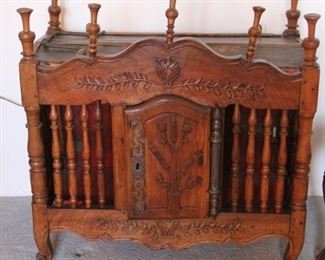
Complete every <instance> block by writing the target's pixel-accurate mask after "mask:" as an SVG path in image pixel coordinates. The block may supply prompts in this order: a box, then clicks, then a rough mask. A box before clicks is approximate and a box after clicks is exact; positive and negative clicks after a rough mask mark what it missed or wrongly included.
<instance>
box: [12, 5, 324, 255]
mask: <svg viewBox="0 0 325 260" xmlns="http://www.w3.org/2000/svg"><path fill="white" fill-rule="evenodd" d="M175 5H176V1H175V0H174V1H173V0H172V1H170V8H169V9H168V10H167V12H166V16H167V18H168V30H167V35H166V37H165V38H164V37H162V35H160V36H157V37H155V38H146V39H143V35H139V34H107V33H104V32H100V27H99V25H98V24H97V14H98V11H99V9H100V5H98V4H90V5H89V8H90V11H91V22H90V23H89V24H88V25H87V33H77V32H66V31H63V30H62V29H61V28H60V23H59V15H60V11H61V9H60V7H59V6H58V3H57V1H55V0H52V5H51V6H50V7H49V13H50V22H49V28H48V32H47V34H46V35H45V36H44V37H42V38H41V39H40V40H38V41H37V42H36V43H35V44H34V39H35V34H34V33H33V32H32V31H30V28H29V17H30V14H31V12H32V10H31V9H28V8H21V9H18V12H19V13H20V14H21V16H22V20H23V31H22V32H20V34H19V38H20V40H21V42H22V45H23V53H22V54H23V58H22V60H21V62H20V77H21V92H22V99H23V104H24V107H25V111H26V115H27V128H28V152H29V157H30V175H31V186H32V193H33V204H32V207H33V220H34V237H35V241H36V244H37V247H38V250H39V253H38V254H37V259H51V258H52V251H51V250H52V249H51V245H50V241H49V232H52V231H61V230H71V231H73V232H75V233H78V234H80V235H82V236H84V237H86V238H89V239H99V238H109V239H133V240H136V241H139V242H141V243H143V244H145V245H147V246H149V247H152V248H157V249H158V248H165V247H170V248H177V249H181V248H186V247H189V246H192V245H194V244H197V243H207V242H218V243H223V242H226V241H235V242H237V243H248V242H251V241H254V240H256V239H259V238H262V237H267V236H280V237H287V238H288V240H289V245H288V250H287V253H286V256H285V257H286V259H297V257H298V255H299V253H300V250H301V248H302V246H303V241H304V231H305V216H306V197H307V187H308V174H309V162H310V157H311V147H310V142H311V132H312V121H313V117H314V114H315V112H316V105H317V95H318V82H319V67H318V64H317V63H316V50H317V47H318V45H319V41H318V40H317V38H315V27H316V22H317V20H318V19H319V16H318V15H316V14H309V15H306V16H305V18H306V20H307V22H308V26H309V35H308V37H307V38H305V39H304V40H303V41H302V43H301V42H300V41H299V40H297V39H298V38H299V31H298V30H297V28H298V25H297V20H298V18H299V16H300V12H299V11H298V10H297V1H295V0H292V7H291V9H290V10H289V11H287V17H288V25H287V26H288V29H286V30H285V31H284V34H283V35H262V32H261V27H260V26H259V23H260V19H261V16H262V13H263V12H264V8H262V7H254V8H253V9H254V15H255V16H254V22H253V26H252V27H251V28H250V30H249V32H248V35H232V36H230V35H190V36H191V38H189V37H185V36H189V35H179V36H177V39H176V40H175V41H174V38H175V35H174V23H175V19H176V18H177V16H178V12H177V10H176V6H175ZM182 36H184V37H182ZM243 54H244V55H243ZM245 54H246V55H245ZM235 55H237V56H235Z"/></svg>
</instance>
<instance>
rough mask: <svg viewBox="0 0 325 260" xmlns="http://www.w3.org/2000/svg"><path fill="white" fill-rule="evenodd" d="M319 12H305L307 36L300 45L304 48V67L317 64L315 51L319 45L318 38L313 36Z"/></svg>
mask: <svg viewBox="0 0 325 260" xmlns="http://www.w3.org/2000/svg"><path fill="white" fill-rule="evenodd" d="M319 18H320V15H319V14H306V15H305V19H306V20H307V23H308V37H307V38H305V39H304V41H303V43H302V46H303V47H304V48H305V58H304V59H305V63H304V67H315V66H317V63H316V60H317V57H316V51H317V48H318V46H319V40H318V39H317V38H315V33H316V24H317V21H318V20H319Z"/></svg>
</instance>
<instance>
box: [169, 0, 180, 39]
mask: <svg viewBox="0 0 325 260" xmlns="http://www.w3.org/2000/svg"><path fill="white" fill-rule="evenodd" d="M166 17H167V22H168V24H167V28H168V29H167V35H166V41H167V43H168V44H169V43H172V42H173V40H174V37H175V35H174V34H175V32H174V27H175V20H176V18H177V17H178V11H177V9H176V0H170V2H169V8H168V9H167V10H166Z"/></svg>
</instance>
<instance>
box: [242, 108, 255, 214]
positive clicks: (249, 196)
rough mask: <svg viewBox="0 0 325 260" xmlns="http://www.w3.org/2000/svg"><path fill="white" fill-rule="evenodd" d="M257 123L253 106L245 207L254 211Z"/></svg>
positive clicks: (249, 210) (250, 115) (247, 161)
mask: <svg viewBox="0 0 325 260" xmlns="http://www.w3.org/2000/svg"><path fill="white" fill-rule="evenodd" d="M256 123H257V118H256V109H255V108H252V109H251V110H250V113H249V117H248V144H247V152H246V178H245V209H246V211H247V212H252V210H253V199H254V172H255V171H254V166H255V135H256Z"/></svg>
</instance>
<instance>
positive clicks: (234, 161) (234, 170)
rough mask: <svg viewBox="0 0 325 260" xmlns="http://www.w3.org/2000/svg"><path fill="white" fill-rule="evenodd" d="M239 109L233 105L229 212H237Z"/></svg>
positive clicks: (237, 105)
mask: <svg viewBox="0 0 325 260" xmlns="http://www.w3.org/2000/svg"><path fill="white" fill-rule="evenodd" d="M240 122H241V115H240V107H239V104H236V105H235V110H234V114H233V117H232V125H233V127H232V133H233V135H232V136H233V137H232V150H231V210H232V211H233V212H237V211H238V199H239V160H240V141H239V138H240Z"/></svg>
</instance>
